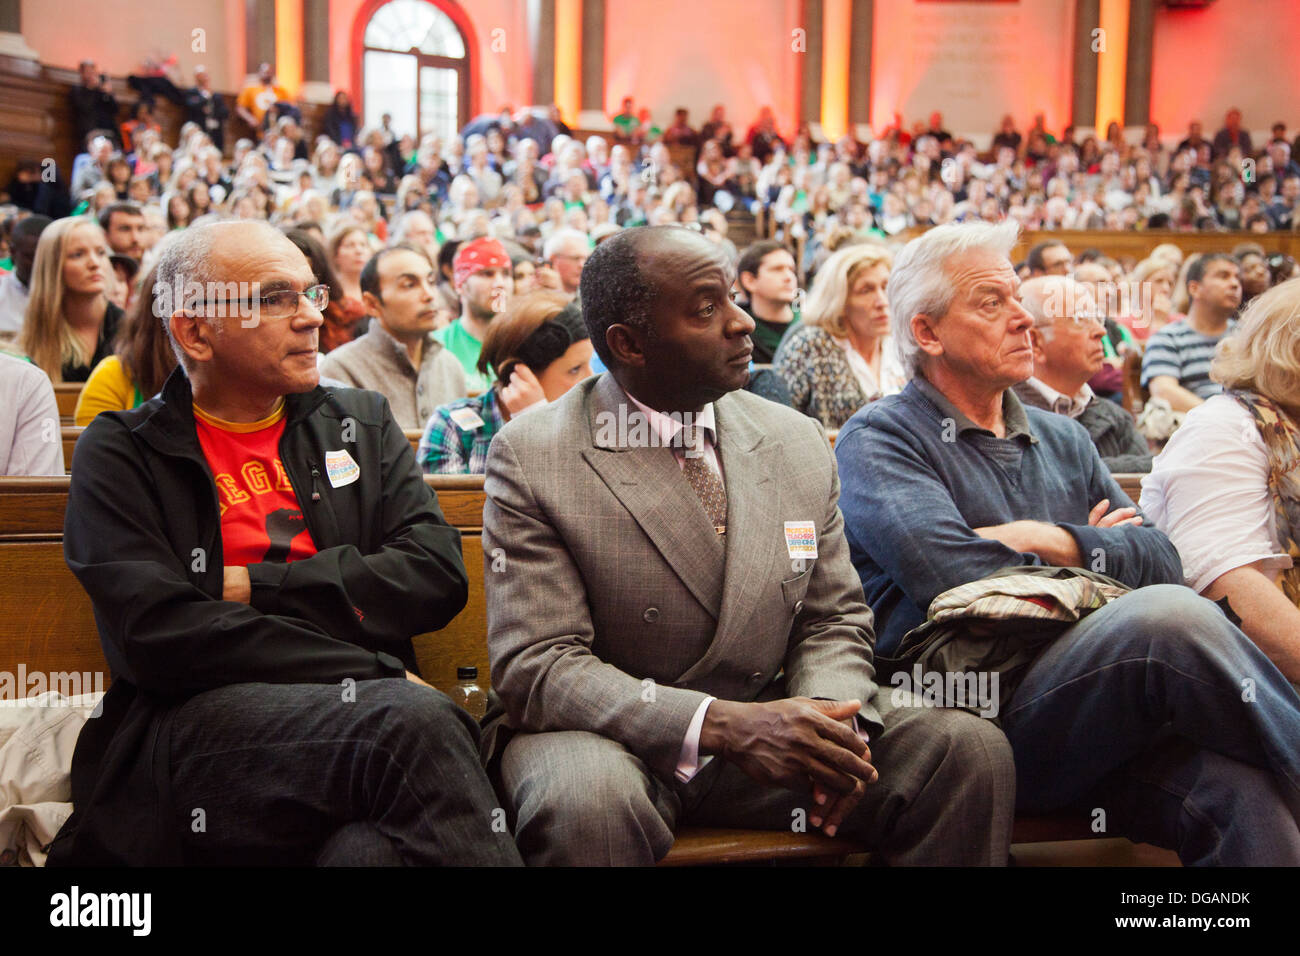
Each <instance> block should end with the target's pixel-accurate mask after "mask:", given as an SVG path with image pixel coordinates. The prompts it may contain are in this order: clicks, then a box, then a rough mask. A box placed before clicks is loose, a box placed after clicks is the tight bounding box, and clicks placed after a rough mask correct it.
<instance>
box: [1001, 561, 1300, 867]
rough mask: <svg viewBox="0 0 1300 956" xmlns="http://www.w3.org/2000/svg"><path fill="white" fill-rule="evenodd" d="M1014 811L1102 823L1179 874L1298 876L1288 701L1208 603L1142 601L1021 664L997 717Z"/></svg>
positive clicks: (1297, 774)
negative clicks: (1154, 849)
mask: <svg viewBox="0 0 1300 956" xmlns="http://www.w3.org/2000/svg"><path fill="white" fill-rule="evenodd" d="M1002 729H1003V730H1004V731H1005V732H1006V735H1007V738H1008V739H1009V740H1010V741H1011V747H1012V750H1013V752H1014V753H1015V759H1016V771H1017V774H1016V775H1017V807H1018V809H1019V810H1020V811H1022V812H1027V813H1044V812H1047V811H1054V810H1060V809H1063V808H1067V807H1070V808H1078V809H1081V810H1084V811H1087V812H1090V813H1094V814H1095V812H1096V811H1097V810H1102V811H1105V819H1106V831H1107V832H1115V833H1120V834H1123V835H1125V836H1129V837H1131V838H1132V839H1135V840H1142V841H1145V842H1150V843H1155V844H1157V845H1160V846H1165V847H1168V848H1171V849H1175V850H1177V851H1178V853H1179V855H1180V857H1181V858H1182V860H1183V862H1184V863H1185V864H1193V863H1201V864H1222V865H1236V866H1243V865H1283V864H1285V865H1296V864H1300V827H1298V826H1297V820H1300V695H1297V694H1296V691H1295V689H1294V688H1293V687H1292V686H1291V684H1290V683H1289V682H1288V681H1287V680H1286V678H1285V677H1283V676H1282V673H1281V672H1280V671H1279V670H1278V669H1277V668H1276V667H1275V666H1274V665H1273V663H1272V662H1271V661H1269V659H1268V658H1267V657H1265V656H1264V654H1263V653H1261V652H1260V650H1259V649H1258V648H1257V647H1256V646H1255V644H1254V643H1253V642H1252V641H1251V640H1250V638H1248V637H1246V635H1245V634H1243V633H1242V632H1241V631H1240V630H1238V629H1237V628H1236V627H1234V626H1233V625H1232V624H1231V623H1229V622H1228V620H1227V618H1225V617H1224V616H1223V614H1222V613H1221V612H1220V611H1219V609H1218V608H1217V607H1215V605H1214V604H1213V603H1211V602H1210V601H1207V600H1205V599H1203V598H1201V597H1198V596H1197V595H1196V594H1195V593H1194V592H1193V591H1191V590H1190V589H1188V588H1185V587H1181V586H1177V585H1155V586H1152V587H1146V588H1142V589H1140V590H1138V591H1136V592H1134V593H1132V594H1129V595H1126V596H1125V597H1123V598H1121V599H1119V600H1118V601H1116V602H1114V603H1112V604H1109V605H1107V606H1106V607H1104V608H1102V609H1100V610H1098V611H1095V612H1094V613H1093V614H1091V615H1089V616H1088V617H1086V618H1084V619H1083V620H1082V621H1081V622H1080V623H1078V624H1076V625H1075V626H1074V627H1072V628H1070V629H1069V630H1068V631H1066V632H1065V633H1064V634H1063V635H1062V636H1061V637H1060V638H1059V639H1058V640H1056V641H1055V642H1054V643H1053V644H1052V645H1051V646H1050V647H1048V649H1047V650H1046V651H1044V652H1043V654H1042V655H1041V656H1040V657H1039V658H1038V659H1037V660H1036V661H1035V662H1034V664H1033V665H1032V666H1031V667H1030V669H1029V670H1028V672H1027V674H1026V676H1025V679H1024V682H1023V683H1022V684H1021V685H1020V687H1019V688H1018V689H1017V690H1016V693H1015V695H1014V696H1013V697H1012V699H1011V701H1010V703H1009V705H1008V706H1007V707H1006V708H1005V709H1004V711H1003V713H1002Z"/></svg>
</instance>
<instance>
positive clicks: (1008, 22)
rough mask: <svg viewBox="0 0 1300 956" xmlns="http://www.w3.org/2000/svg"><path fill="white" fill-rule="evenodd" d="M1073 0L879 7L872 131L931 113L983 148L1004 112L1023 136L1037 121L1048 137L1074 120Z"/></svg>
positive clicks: (886, 3)
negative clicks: (897, 117) (896, 118)
mask: <svg viewBox="0 0 1300 956" xmlns="http://www.w3.org/2000/svg"><path fill="white" fill-rule="evenodd" d="M1073 38H1074V3H1073V2H1072V0H1032V2H1024V3H918V2H916V0H875V4H874V19H873V27H872V53H871V63H872V71H871V125H872V127H873V128H874V129H875V130H877V131H880V130H882V129H883V128H884V127H886V126H888V125H889V124H890V123H891V122H892V121H893V114H894V113H895V111H897V112H900V113H902V114H903V120H904V122H905V123H907V124H908V125H909V126H910V125H911V124H912V123H913V122H914V121H916V120H925V119H927V118H928V117H929V115H930V113H931V111H933V110H939V111H941V112H942V113H943V121H944V127H945V128H946V129H948V130H950V131H951V132H952V133H954V134H956V135H969V136H971V137H972V139H973V140H974V141H975V142H976V143H977V144H984V143H987V142H988V141H989V140H990V139H991V138H992V135H993V131H994V130H996V129H997V128H998V122H999V120H1001V118H1002V115H1003V114H1004V113H1010V114H1011V115H1012V116H1013V117H1014V118H1015V121H1016V123H1017V124H1018V125H1019V127H1020V128H1021V129H1024V128H1025V127H1026V126H1028V125H1029V124H1030V123H1031V122H1032V121H1033V115H1034V113H1038V112H1041V113H1043V114H1045V117H1046V120H1047V127H1048V129H1060V128H1061V127H1062V126H1064V125H1065V124H1066V123H1068V122H1069V121H1070V85H1071V72H1070V70H1071V64H1072V62H1073V59H1074V54H1073Z"/></svg>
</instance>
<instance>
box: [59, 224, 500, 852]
mask: <svg viewBox="0 0 1300 956" xmlns="http://www.w3.org/2000/svg"><path fill="white" fill-rule="evenodd" d="M51 228H54V227H51ZM182 277H183V279H182ZM191 278H192V279H193V280H194V281H197V282H201V283H203V284H204V286H205V287H210V286H209V285H208V283H210V282H221V283H250V284H252V283H257V284H259V285H260V287H261V288H262V289H263V290H273V291H268V292H267V296H266V299H268V300H269V301H263V303H262V304H261V310H260V313H259V317H260V321H258V322H256V323H248V324H247V325H246V324H245V322H244V321H242V320H231V319H230V318H228V317H227V318H225V319H221V318H218V317H215V316H211V315H205V314H204V311H205V310H204V309H203V308H202V307H201V308H200V309H197V310H187V309H185V308H180V309H177V310H175V311H174V312H172V314H171V316H170V318H169V319H168V326H167V329H168V336H169V338H170V341H171V343H172V347H173V349H174V350H175V351H176V353H177V356H178V358H179V360H180V363H181V366H182V367H181V368H179V369H177V370H176V371H174V372H173V373H172V375H171V376H170V377H169V378H168V380H167V384H166V386H165V387H164V389H163V392H162V394H161V395H160V396H157V397H155V398H153V399H151V400H149V401H147V402H146V403H145V404H144V405H142V406H141V407H140V408H138V409H135V410H134V411H129V412H110V413H106V414H103V415H100V416H99V417H98V418H96V419H95V421H94V422H92V423H91V424H90V426H89V427H88V428H87V429H86V431H85V433H84V434H83V435H82V437H81V440H80V441H79V442H78V445H77V464H78V467H77V469H76V471H75V473H74V475H73V478H72V486H71V490H70V492H69V500H68V522H67V528H66V531H65V535H64V550H65V553H66V555H67V559H68V564H69V567H71V569H72V571H73V573H74V574H76V576H77V578H78V580H79V581H80V582H81V584H82V586H83V587H84V588H85V589H86V591H87V593H88V594H89V595H90V599H91V601H92V602H93V604H94V607H95V618H96V621H97V623H98V625H99V628H100V639H101V641H102V642H103V645H104V653H105V656H106V657H107V659H108V662H109V666H110V667H111V668H112V670H113V685H112V687H111V688H110V689H109V691H108V694H107V696H106V697H105V699H104V703H103V715H102V716H100V717H99V718H97V719H95V720H91V721H88V722H87V723H86V725H85V727H84V729H83V730H82V732H81V736H80V738H79V739H78V742H77V751H76V755H75V757H74V759H73V764H72V801H73V804H74V806H75V808H76V811H75V813H74V814H73V816H72V817H71V819H70V820H69V821H68V823H67V824H66V825H65V826H64V828H63V829H62V830H61V831H60V833H59V836H58V838H56V840H55V842H54V844H53V846H52V848H51V851H50V863H51V865H59V864H77V865H89V864H113V865H141V864H159V863H169V864H181V863H199V864H245V865H248V864H253V863H258V864H268V863H298V864H310V863H312V862H313V861H314V862H315V863H317V864H349V865H374V864H436V863H450V864H467V865H468V864H497V863H502V864H504V863H517V862H518V859H519V858H518V854H517V852H516V851H515V848H514V846H513V845H512V843H511V841H510V836H509V834H507V833H497V832H494V829H493V827H492V825H491V811H492V808H493V807H494V806H496V803H497V801H496V798H495V797H494V795H493V793H492V789H491V785H490V784H489V783H488V780H487V778H486V776H485V775H484V774H483V771H482V769H481V766H480V764H479V761H478V756H477V753H476V750H475V743H476V739H477V736H478V732H477V728H476V727H475V725H474V721H473V719H472V718H471V717H470V716H469V715H468V714H467V713H466V712H464V711H463V710H462V709H461V708H459V707H457V706H456V705H455V704H454V703H452V702H451V701H450V700H449V699H448V698H447V697H445V696H443V695H442V694H440V693H438V692H437V691H435V690H433V689H432V688H430V687H428V686H427V685H426V684H424V682H423V681H421V680H420V679H419V678H418V676H415V674H414V671H415V670H416V663H415V654H414V652H413V649H412V647H411V641H410V637H411V635H412V634H416V633H420V632H423V631H428V630H436V629H438V628H440V627H443V626H444V625H445V624H446V623H447V622H448V621H449V620H451V618H452V617H453V616H454V615H455V614H456V613H457V612H458V611H459V610H460V609H461V608H462V607H463V606H464V604H465V600H466V594H467V579H466V574H465V568H464V565H463V563H462V560H461V553H460V544H459V535H458V533H457V532H456V530H455V529H454V528H451V527H449V526H448V525H447V524H446V523H445V521H444V520H443V518H442V514H441V512H440V511H439V509H438V505H437V501H436V499H435V498H434V497H433V495H432V493H431V492H430V491H429V489H428V488H427V487H426V486H425V484H424V482H423V480H422V479H421V477H420V473H419V469H418V468H416V466H415V459H414V456H413V454H412V453H411V447H410V444H409V442H407V440H406V438H405V436H403V434H402V433H401V431H400V430H399V429H398V427H397V425H396V423H395V422H394V421H393V420H392V417H391V416H390V415H389V414H388V409H387V403H386V402H385V401H384V399H383V398H382V397H381V396H378V395H373V394H369V393H366V392H362V391H353V390H327V389H322V388H320V387H318V385H317V380H318V373H317V370H316V361H315V354H316V333H317V329H318V328H319V327H320V324H321V315H320V312H319V310H318V309H317V308H316V307H315V305H314V304H313V302H314V301H316V300H315V297H314V296H313V295H312V289H313V288H315V286H316V277H315V276H314V275H313V274H312V271H311V268H310V266H309V265H308V263H307V260H306V259H305V258H304V257H303V255H302V253H300V252H299V251H298V249H297V248H296V247H294V245H293V244H292V243H291V242H289V240H288V239H286V238H285V237H284V236H283V235H281V234H280V233H279V232H278V231H276V230H275V229H273V228H271V227H269V226H267V225H265V224H262V223H253V222H238V223H219V224H213V225H206V226H199V227H194V228H191V229H187V230H185V231H184V232H183V233H182V234H180V236H179V237H178V238H177V239H176V240H175V241H173V242H171V243H169V244H168V246H167V247H166V248H165V249H164V250H163V252H162V254H161V256H160V258H159V262H158V281H159V283H160V284H162V285H164V286H172V287H174V284H175V283H176V282H177V281H178V280H181V281H189V280H190V279H191ZM345 423H346V426H345ZM345 427H347V428H348V432H345V431H344V429H345ZM349 432H350V433H349ZM339 449H342V450H341V451H340V450H339ZM200 465H201V466H203V468H200V467H198V466H200ZM318 468H319V469H320V471H319V472H318V470H317V469H318ZM205 469H206V471H205ZM207 472H210V473H211V474H213V475H215V476H216V482H215V483H214V482H213V481H212V480H211V479H207V478H206V474H207ZM277 475H278V476H279V477H278V480H274V476H277ZM124 489H129V491H125V492H124ZM145 489H147V490H148V493H142V492H143V491H144V490H145ZM349 687H351V688H353V691H354V693H353V692H350V691H349ZM340 688H342V696H340ZM340 700H341V701H342V703H340ZM197 806H201V807H202V808H203V809H204V811H205V816H206V827H204V828H197V827H192V825H191V824H192V820H191V816H192V814H191V812H190V811H191V808H193V807H197ZM168 807H170V808H173V809H171V810H167V809H165V808H168ZM160 808H161V809H160Z"/></svg>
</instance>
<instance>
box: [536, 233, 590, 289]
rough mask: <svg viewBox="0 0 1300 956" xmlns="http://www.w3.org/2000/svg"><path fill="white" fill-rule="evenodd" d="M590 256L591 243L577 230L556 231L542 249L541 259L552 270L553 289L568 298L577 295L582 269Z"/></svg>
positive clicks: (584, 234)
mask: <svg viewBox="0 0 1300 956" xmlns="http://www.w3.org/2000/svg"><path fill="white" fill-rule="evenodd" d="M590 256H591V241H590V240H589V239H588V238H587V236H586V233H583V232H580V231H579V230H577V229H567V228H566V229H557V230H556V231H555V232H553V233H551V235H550V237H549V238H548V239H547V240H546V243H545V245H544V246H543V247H542V259H543V260H545V261H546V263H547V264H548V265H550V267H551V268H552V269H553V270H554V271H553V273H551V275H553V276H554V280H555V283H556V284H555V286H554V288H555V289H556V290H557V291H559V292H563V293H564V294H565V295H567V296H569V298H573V297H574V296H576V295H577V294H578V284H579V282H581V281H582V269H583V266H585V265H586V263H587V259H588V258H589V257H590Z"/></svg>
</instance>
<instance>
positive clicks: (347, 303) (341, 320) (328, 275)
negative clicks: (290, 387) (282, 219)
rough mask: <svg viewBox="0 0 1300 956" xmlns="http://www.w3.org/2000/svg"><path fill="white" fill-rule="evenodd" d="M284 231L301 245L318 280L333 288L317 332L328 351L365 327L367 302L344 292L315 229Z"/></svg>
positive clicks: (326, 351)
mask: <svg viewBox="0 0 1300 956" xmlns="http://www.w3.org/2000/svg"><path fill="white" fill-rule="evenodd" d="M285 235H286V236H288V237H289V241H290V242H292V243H293V244H294V245H295V246H297V247H298V251H299V252H301V253H302V254H303V255H304V256H306V257H307V262H308V263H310V264H311V271H312V274H313V275H315V276H316V281H318V282H319V283H320V284H321V285H323V286H327V287H328V288H329V290H330V301H329V305H327V306H326V307H325V309H324V310H323V311H322V313H321V314H322V315H323V316H324V318H325V323H324V324H323V325H322V326H321V327H320V332H319V334H318V336H317V341H318V343H319V346H320V351H321V353H322V354H328V353H330V352H332V351H334V350H335V349H336V348H338V347H339V346H340V345H346V344H347V343H348V342H351V341H352V340H353V339H355V338H356V337H357V336H358V335H360V334H361V333H362V332H363V331H365V328H366V323H365V318H366V307H365V304H364V303H362V301H361V300H360V299H353V298H351V297H350V296H347V295H345V294H344V293H343V286H342V284H341V283H340V282H339V277H338V275H336V274H335V272H334V268H333V267H332V266H331V265H330V260H329V256H328V254H327V253H326V252H325V247H324V246H322V245H321V244H320V241H319V240H317V239H316V237H315V235H314V234H313V233H311V232H308V231H306V230H302V229H290V230H289V231H288V232H286V233H285ZM363 268H364V267H363Z"/></svg>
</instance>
